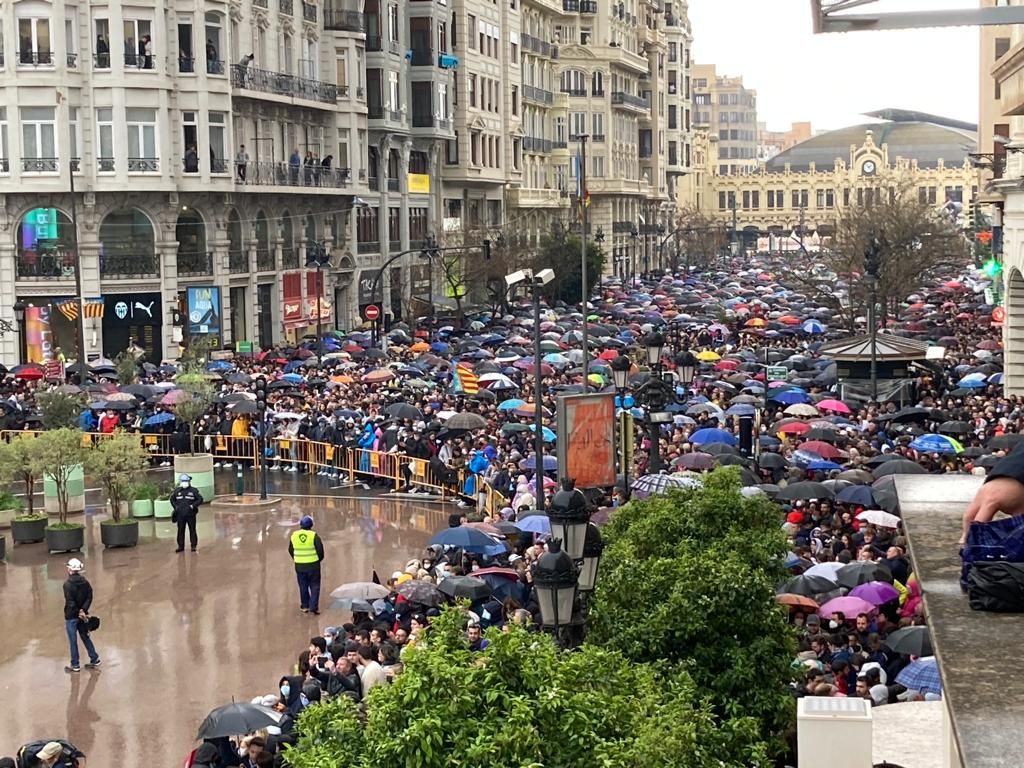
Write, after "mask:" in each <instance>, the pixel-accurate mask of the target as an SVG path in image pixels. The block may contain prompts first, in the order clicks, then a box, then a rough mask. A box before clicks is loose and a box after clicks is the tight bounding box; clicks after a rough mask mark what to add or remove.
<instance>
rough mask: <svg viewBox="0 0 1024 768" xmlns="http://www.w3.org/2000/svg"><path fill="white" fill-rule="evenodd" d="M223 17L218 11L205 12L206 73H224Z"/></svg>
mask: <svg viewBox="0 0 1024 768" xmlns="http://www.w3.org/2000/svg"><path fill="white" fill-rule="evenodd" d="M222 19H223V17H222V16H221V15H220V14H218V13H207V14H206V16H205V21H206V73H207V74H208V75H223V74H224V56H223V55H222V46H223V40H224V38H223V34H222V32H223V30H222V24H223V21H222Z"/></svg>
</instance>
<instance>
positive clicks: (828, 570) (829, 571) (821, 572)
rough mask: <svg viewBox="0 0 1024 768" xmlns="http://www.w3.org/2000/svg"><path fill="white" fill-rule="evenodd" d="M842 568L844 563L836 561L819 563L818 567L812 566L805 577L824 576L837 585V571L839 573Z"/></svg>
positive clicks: (805, 573) (805, 572)
mask: <svg viewBox="0 0 1024 768" xmlns="http://www.w3.org/2000/svg"><path fill="white" fill-rule="evenodd" d="M842 567H843V563H839V562H835V561H830V562H827V563H818V564H817V565H812V566H811V567H810V568H808V569H807V570H806V571H804V576H822V577H824V578H826V579H828V580H829V581H831V582H833V583H835V580H836V571H838V570H839V569H840V568H842Z"/></svg>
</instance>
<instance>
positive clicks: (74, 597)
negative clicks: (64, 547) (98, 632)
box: [64, 557, 100, 672]
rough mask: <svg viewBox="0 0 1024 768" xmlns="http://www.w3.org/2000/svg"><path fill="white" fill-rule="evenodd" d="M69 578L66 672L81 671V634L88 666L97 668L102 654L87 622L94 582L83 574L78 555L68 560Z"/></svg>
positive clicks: (66, 591) (66, 623)
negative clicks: (98, 651)
mask: <svg viewBox="0 0 1024 768" xmlns="http://www.w3.org/2000/svg"><path fill="white" fill-rule="evenodd" d="M66 568H67V571H68V580H67V581H65V582H64V629H65V630H66V631H67V635H68V645H69V646H70V648H71V665H70V666H67V667H64V671H65V672H81V671H82V668H81V666H79V659H78V638H79V636H81V638H82V642H83V643H84V644H85V650H86V651H87V652H88V654H89V663H88V664H86V666H87V667H89V668H91V669H95V668H96V667H98V666H99V665H100V655H99V653H97V652H96V646H94V645H93V644H92V638H91V637H89V630H88V627H87V626H86V622H87V621H88V620H89V608H90V607H91V606H92V584H90V583H89V580H88V579H86V578H85V576H83V575H82V571H84V570H85V565H83V564H82V561H81V560H79V559H78V558H77V557H73V558H71V559H70V560H68V563H67V566H66Z"/></svg>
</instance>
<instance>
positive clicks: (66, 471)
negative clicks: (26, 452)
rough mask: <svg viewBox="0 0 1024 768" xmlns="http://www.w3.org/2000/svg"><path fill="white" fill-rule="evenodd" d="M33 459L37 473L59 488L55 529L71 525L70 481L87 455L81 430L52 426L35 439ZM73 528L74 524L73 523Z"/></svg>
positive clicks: (31, 458) (32, 452)
mask: <svg viewBox="0 0 1024 768" xmlns="http://www.w3.org/2000/svg"><path fill="white" fill-rule="evenodd" d="M32 442H33V443H34V445H33V450H32V451H31V457H30V460H31V462H32V465H33V470H34V472H35V474H36V476H39V475H43V474H45V475H48V476H49V477H50V478H51V479H52V480H53V484H54V486H55V487H56V490H57V511H58V514H59V516H60V521H59V523H58V524H56V525H53V526H50V527H52V528H58V527H69V526H68V482H69V481H70V480H71V475H72V473H74V471H75V470H76V469H77V468H78V467H79V466H81V464H82V459H83V457H84V450H83V448H82V433H81V431H80V430H77V429H69V428H66V427H65V428H62V429H53V430H47V431H45V432H40V433H39V434H38V435H36V437H34V438H32ZM71 527H74V526H71Z"/></svg>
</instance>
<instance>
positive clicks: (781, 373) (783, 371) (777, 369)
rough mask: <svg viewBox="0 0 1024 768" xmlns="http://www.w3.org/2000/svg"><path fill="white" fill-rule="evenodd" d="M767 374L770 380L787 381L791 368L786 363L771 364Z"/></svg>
mask: <svg viewBox="0 0 1024 768" xmlns="http://www.w3.org/2000/svg"><path fill="white" fill-rule="evenodd" d="M767 375H768V381H785V380H786V376H787V375H789V369H788V368H787V367H786V366H784V365H769V366H768V372H767Z"/></svg>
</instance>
